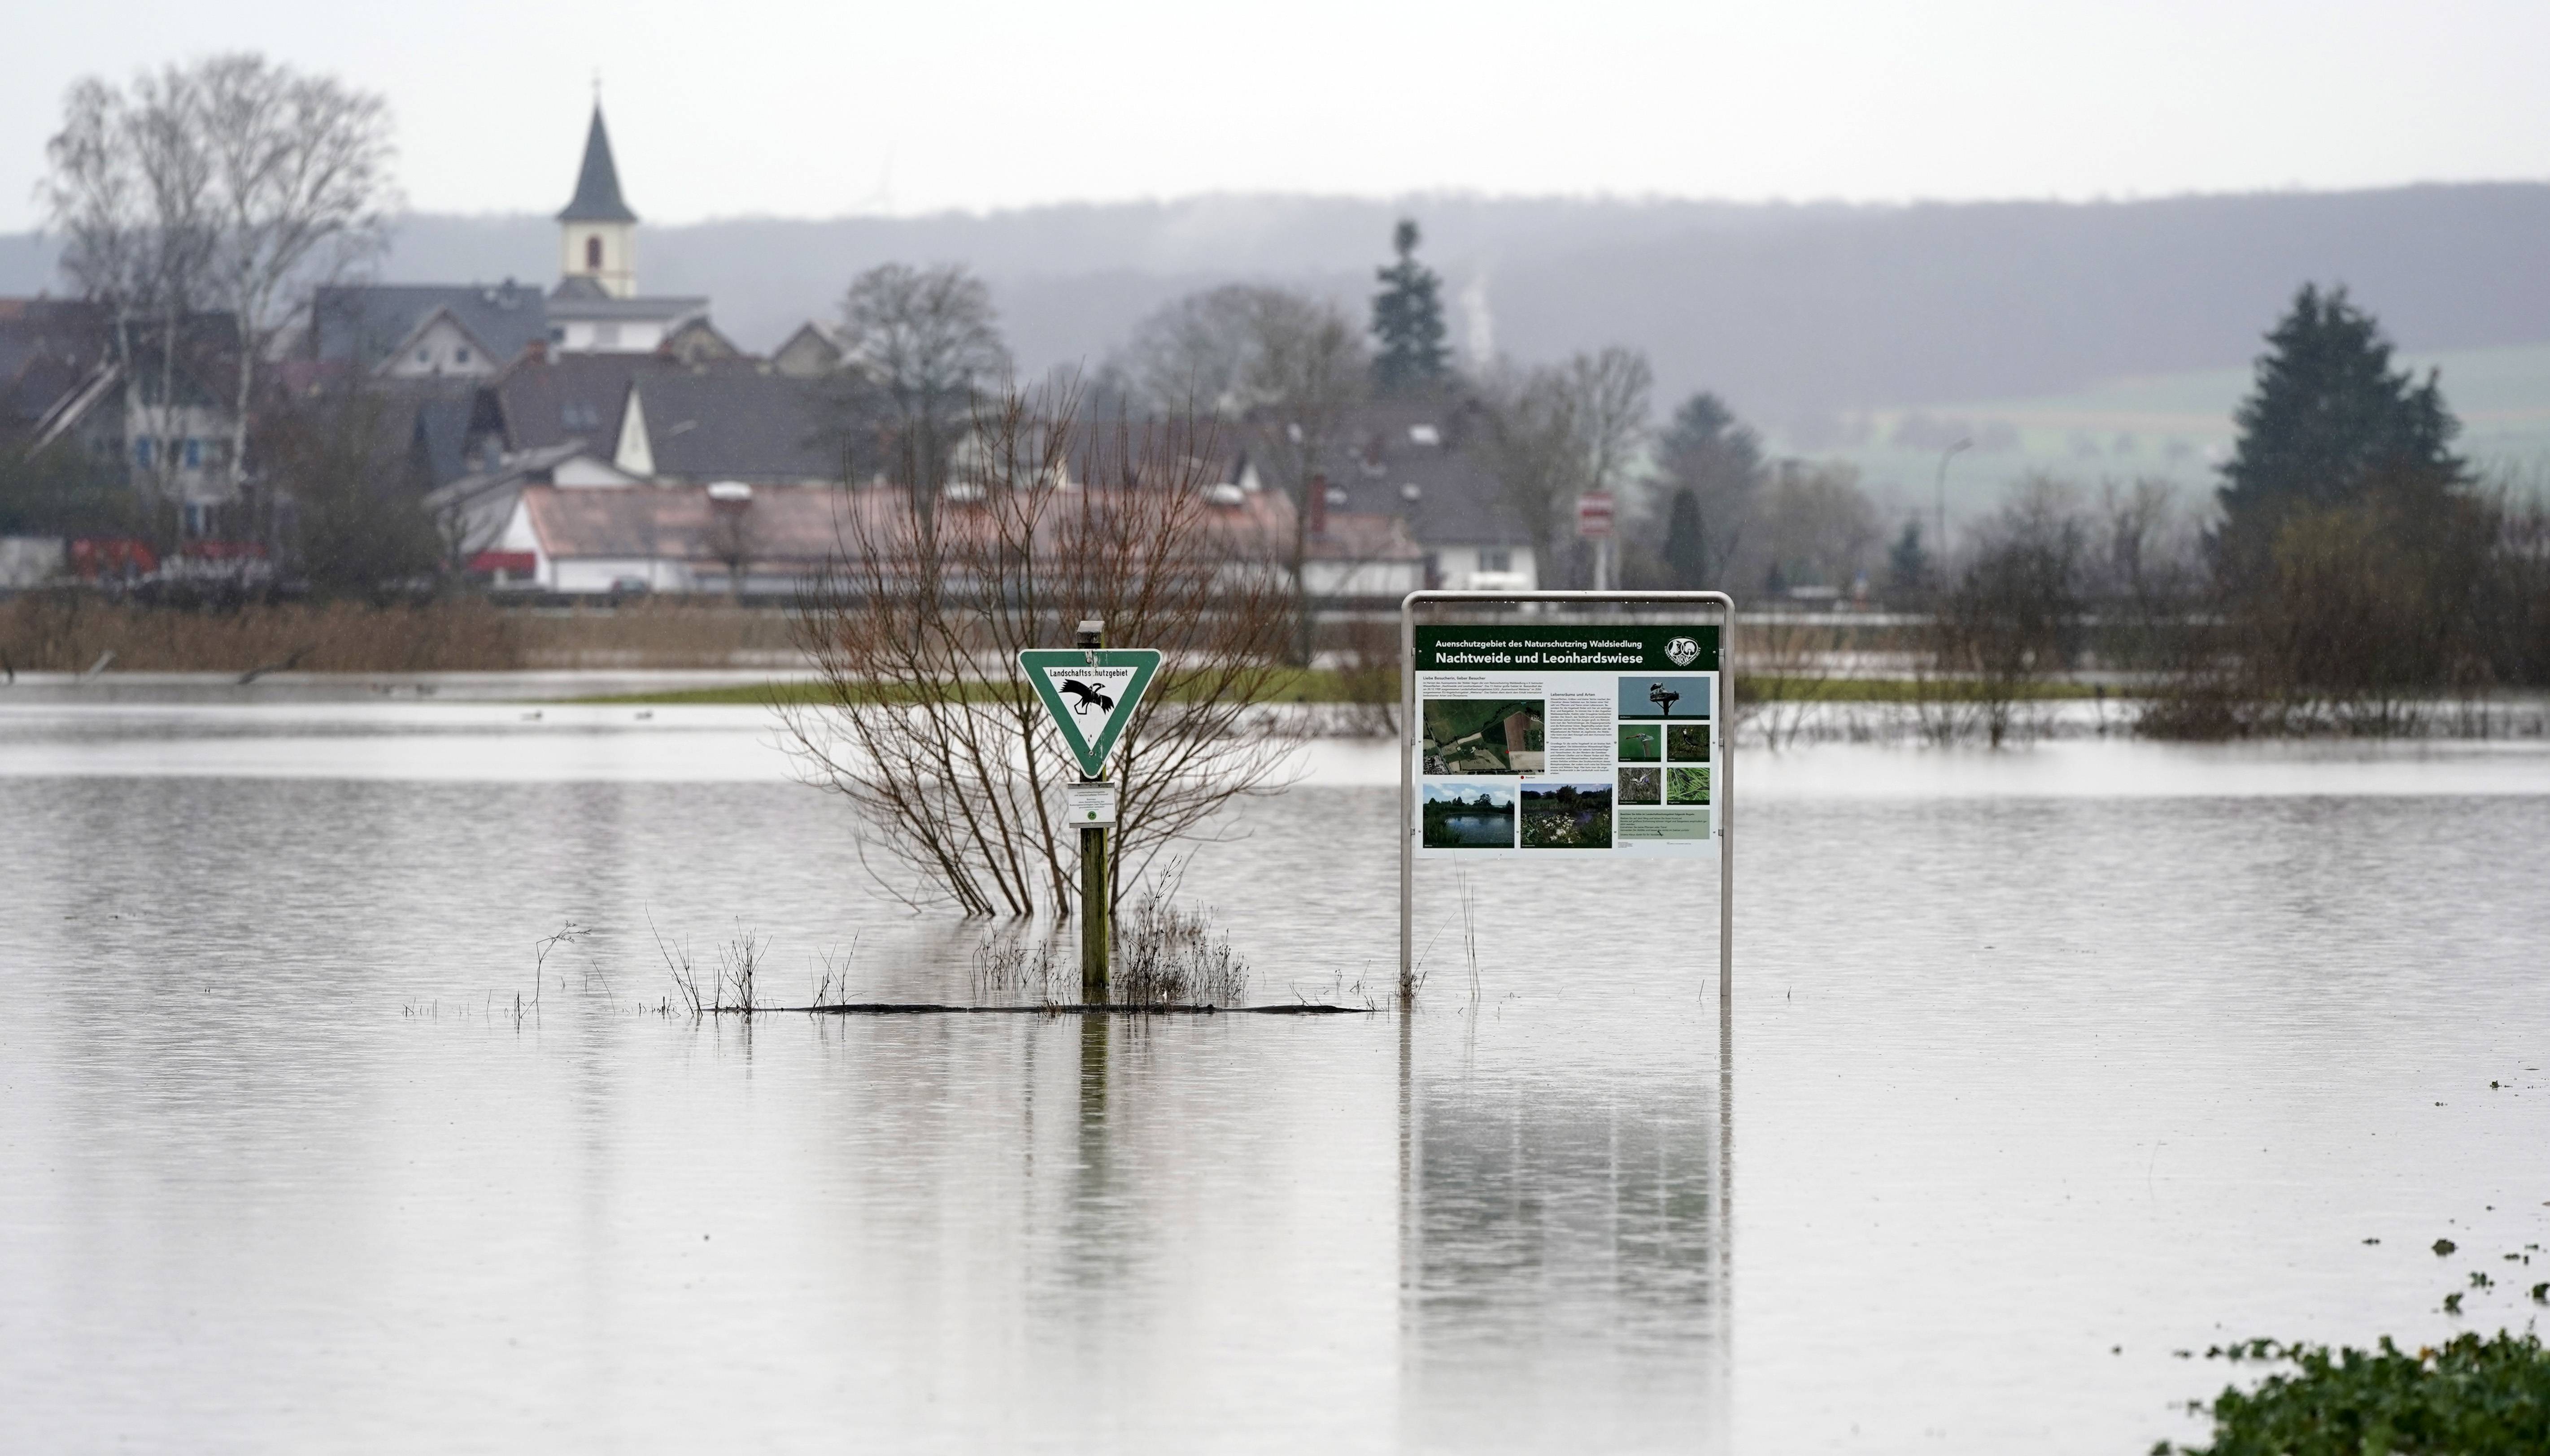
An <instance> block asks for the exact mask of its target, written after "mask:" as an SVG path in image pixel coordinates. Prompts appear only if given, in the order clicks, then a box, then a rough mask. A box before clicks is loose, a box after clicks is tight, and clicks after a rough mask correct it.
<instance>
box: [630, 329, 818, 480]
mask: <svg viewBox="0 0 2550 1456" xmlns="http://www.w3.org/2000/svg"><path fill="white" fill-rule="evenodd" d="M631 383H632V386H633V387H634V388H636V389H637V391H638V408H639V410H640V411H641V412H642V413H643V414H644V415H645V417H646V443H647V446H648V448H650V449H651V450H652V451H653V452H654V456H655V474H656V477H657V478H658V479H665V478H670V479H675V480H688V481H695V482H698V483H700V484H707V483H708V482H710V481H716V480H741V481H745V482H747V483H760V482H773V483H778V482H792V483H793V482H804V481H819V480H820V481H832V480H838V479H840V478H841V459H840V454H839V451H838V450H837V449H836V448H835V447H834V445H833V444H832V443H830V442H829V440H828V437H827V432H826V429H825V419H824V398H823V395H822V393H821V391H820V389H819V387H818V386H817V384H816V382H815V381H813V380H810V379H803V378H798V377H796V376H793V375H788V374H780V373H776V372H774V371H772V370H771V369H770V368H769V366H768V365H766V364H763V363H760V362H759V361H756V360H736V361H732V362H729V361H724V360H721V361H718V362H714V363H707V364H695V365H677V366H675V367H672V368H669V369H663V370H657V371H653V372H648V373H640V374H637V375H634V376H632V379H631Z"/></svg>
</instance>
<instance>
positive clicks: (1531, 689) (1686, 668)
mask: <svg viewBox="0 0 2550 1456" xmlns="http://www.w3.org/2000/svg"><path fill="white" fill-rule="evenodd" d="M1399 620H1400V652H1401V664H1402V670H1401V676H1400V685H1401V686H1400V724H1401V729H1400V769H1399V796H1400V840H1399V989H1400V998H1401V1000H1402V1002H1403V1003H1405V1002H1406V1001H1408V1000H1409V999H1410V998H1412V997H1413V996H1414V994H1415V989H1416V969H1417V968H1416V963H1415V954H1416V862H1417V860H1419V859H1420V858H1426V859H1436V858H1442V859H1453V860H1460V859H1471V858H1480V857H1510V858H1520V859H1525V860H1552V861H1563V860H1572V859H1582V858H1586V857H1602V858H1607V859H1611V858H1618V859H1709V858H1715V859H1716V861H1717V877H1718V880H1717V883H1718V902H1717V969H1718V976H1717V987H1718V1014H1719V1019H1720V1020H1721V1021H1722V1020H1724V1019H1725V1018H1726V1016H1727V1015H1728V1013H1729V1010H1730V1008H1731V1007H1732V1005H1733V1002H1732V987H1731V982H1732V975H1733V969H1734V958H1735V930H1734V924H1735V922H1734V903H1735V871H1734V841H1733V838H1732V836H1731V833H1730V827H1731V816H1730V815H1729V813H1728V798H1729V793H1728V790H1729V787H1730V785H1729V782H1728V780H1729V768H1730V763H1729V759H1730V757H1731V750H1732V748H1733V746H1734V745H1733V744H1732V743H1731V742H1730V741H1729V740H1728V732H1729V729H1730V728H1731V727H1732V723H1733V715H1732V710H1733V706H1734V705H1733V702H1732V699H1733V692H1732V686H1733V675H1732V673H1731V672H1730V671H1728V668H1729V665H1730V659H1729V657H1728V655H1727V654H1728V651H1729V649H1730V647H1731V645H1732V643H1731V637H1732V634H1733V630H1734V625H1735V604H1734V601H1733V599H1732V598H1729V597H1728V596H1727V595H1726V594H1724V593H1723V592H1435V591H1426V592H1414V593H1411V594H1410V595H1409V596H1408V598H1407V599H1406V600H1405V601H1403V602H1402V603H1401V604H1400V609H1399Z"/></svg>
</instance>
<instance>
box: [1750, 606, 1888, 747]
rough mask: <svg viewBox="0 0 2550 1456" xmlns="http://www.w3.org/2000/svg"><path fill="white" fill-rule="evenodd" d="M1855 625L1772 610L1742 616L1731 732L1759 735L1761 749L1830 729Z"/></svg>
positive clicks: (1842, 694) (1844, 688)
mask: <svg viewBox="0 0 2550 1456" xmlns="http://www.w3.org/2000/svg"><path fill="white" fill-rule="evenodd" d="M1856 637H1857V631H1856V630H1855V629H1853V628H1851V627H1848V626H1845V625H1841V624H1838V623H1834V622H1830V621H1825V620H1819V619H1817V618H1814V617H1806V616H1800V615H1797V614H1794V613H1789V612H1778V611H1775V612H1772V613H1770V614H1766V615H1764V616H1761V617H1757V618H1752V619H1748V620H1747V621H1746V622H1745V624H1744V631H1741V632H1738V633H1735V648H1734V651H1733V653H1732V654H1731V659H1732V662H1731V665H1732V667H1733V669H1734V675H1735V693H1734V699H1735V715H1734V719H1733V721H1732V724H1731V725H1730V726H1731V727H1732V728H1734V729H1735V730H1736V731H1739V732H1752V733H1756V734H1758V735H1759V736H1760V738H1761V741H1762V744H1763V746H1764V747H1767V748H1774V749H1777V748H1784V747H1788V746H1790V745H1792V744H1794V743H1796V742H1797V741H1798V740H1799V739H1800V738H1801V737H1804V736H1806V735H1808V734H1809V733H1810V732H1812V731H1814V730H1816V729H1819V728H1822V729H1828V728H1835V727H1836V725H1835V724H1834V723H1833V722H1832V720H1833V719H1834V718H1835V717H1836V715H1837V714H1839V713H1840V712H1842V711H1843V710H1842V706H1841V705H1843V704H1844V703H1845V702H1846V701H1847V698H1846V695H1847V693H1848V692H1849V686H1848V681H1847V679H1848V672H1847V670H1846V667H1845V663H1846V661H1847V658H1848V654H1849V652H1850V649H1851V648H1852V646H1853V645H1854V643H1855V640H1856Z"/></svg>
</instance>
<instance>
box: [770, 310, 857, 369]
mask: <svg viewBox="0 0 2550 1456" xmlns="http://www.w3.org/2000/svg"><path fill="white" fill-rule="evenodd" d="M843 357H844V355H843V354H842V352H841V345H840V344H839V342H837V341H836V340H834V338H833V336H832V333H831V332H830V331H829V330H827V329H825V328H824V327H823V326H822V325H820V324H815V323H812V322H809V323H804V324H800V325H798V326H797V332H796V333H794V334H791V335H789V336H788V340H787V341H786V342H784V343H782V344H780V345H779V347H778V348H776V349H773V350H772V351H771V354H770V367H772V368H774V369H777V370H778V371H779V372H780V373H782V374H788V375H793V376H795V377H797V378H801V379H815V378H820V377H822V376H823V375H826V374H830V373H832V372H833V371H834V369H837V368H839V367H841V359H842V358H843Z"/></svg>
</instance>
